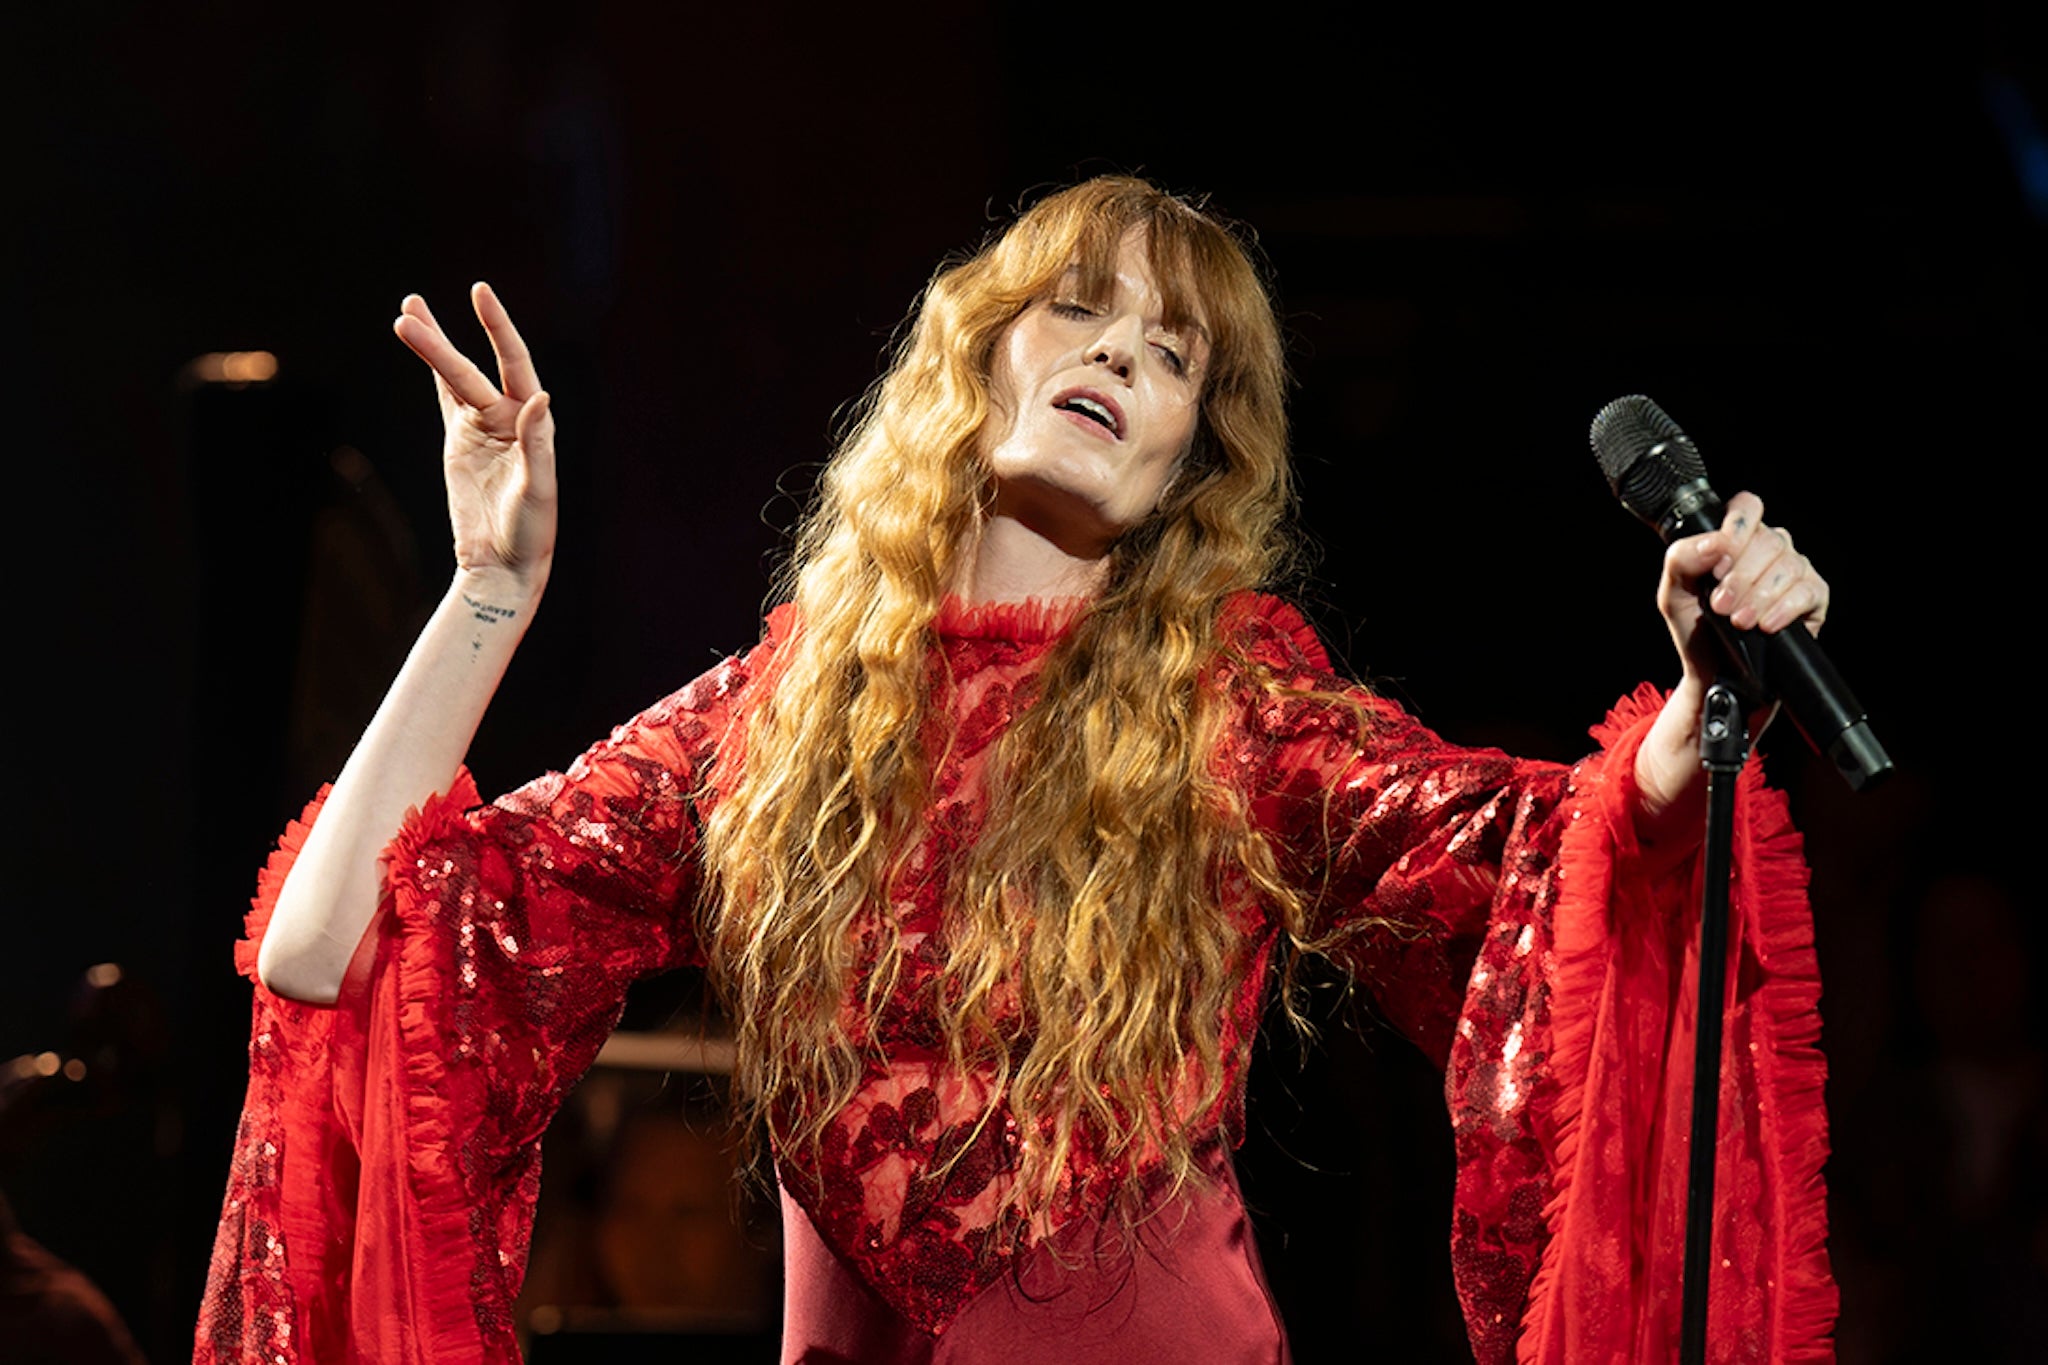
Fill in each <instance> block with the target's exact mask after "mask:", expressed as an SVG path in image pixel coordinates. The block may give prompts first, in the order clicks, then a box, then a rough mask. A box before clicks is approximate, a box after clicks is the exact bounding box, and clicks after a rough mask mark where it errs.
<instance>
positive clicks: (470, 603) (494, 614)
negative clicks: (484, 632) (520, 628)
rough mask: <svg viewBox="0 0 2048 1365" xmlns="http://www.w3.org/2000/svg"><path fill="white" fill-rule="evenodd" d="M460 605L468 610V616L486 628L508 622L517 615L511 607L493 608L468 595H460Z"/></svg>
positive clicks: (487, 603)
mask: <svg viewBox="0 0 2048 1365" xmlns="http://www.w3.org/2000/svg"><path fill="white" fill-rule="evenodd" d="M462 603H463V605H464V606H466V607H468V608H469V612H470V615H472V616H474V617H476V619H477V620H479V621H481V622H483V623H484V624H485V625H487V626H495V625H497V624H498V622H500V621H510V620H511V619H512V618H513V617H515V616H517V615H519V613H518V612H517V611H515V610H513V609H512V608H511V607H495V606H492V605H491V604H490V603H489V602H479V601H477V600H476V599H475V598H474V597H471V596H470V595H469V594H468V593H464V594H462Z"/></svg>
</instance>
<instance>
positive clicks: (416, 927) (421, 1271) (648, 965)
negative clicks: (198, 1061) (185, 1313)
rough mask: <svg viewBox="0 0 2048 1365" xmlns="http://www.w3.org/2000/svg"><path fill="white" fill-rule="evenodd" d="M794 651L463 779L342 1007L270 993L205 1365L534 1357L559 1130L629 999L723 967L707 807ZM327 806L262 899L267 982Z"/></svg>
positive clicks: (255, 920) (413, 858)
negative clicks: (545, 1137) (501, 792)
mask: <svg viewBox="0 0 2048 1365" xmlns="http://www.w3.org/2000/svg"><path fill="white" fill-rule="evenodd" d="M769 647H770V646H769V645H767V644H764V646H763V647H762V649H760V650H757V651H756V652H755V654H754V655H753V656H750V657H749V659H748V660H746V661H745V662H739V661H728V662H727V663H726V664H724V665H722V666H721V667H719V668H718V669H715V670H713V671H712V672H711V673H708V674H706V675H705V676H704V677H702V678H699V679H698V680H697V681H696V682H693V683H692V684H690V686H688V687H686V688H684V689H683V690H682V691H681V692H678V693H677V694H675V695H674V696H672V697H670V698H668V699H666V700H665V701H663V702H661V703H658V704H657V705H656V706H654V707H652V708H651V709H649V710H648V711H646V712H644V713H643V714H641V715H640V716H639V717H637V718H635V719H634V720H633V721H632V722H630V723H629V724H627V725H625V726H622V727H620V728H619V730H617V731H616V732H614V733H613V735H612V736H611V737H610V739H608V740H607V741H605V742H604V743H602V744H599V745H598V746H596V747H595V748H593V749H592V750H590V752H588V753H586V754H585V755H583V757H581V758H580V759H578V760H577V762H576V763H575V764H574V765H572V766H571V767H570V769H569V770H568V772H567V773H563V774H550V775H548V776H547V777H544V778H541V779H540V780H539V781H536V782H534V783H531V784H529V785H528V786H526V787H523V788H521V789H520V790H518V791H515V792H513V793H511V794H510V795H508V796H505V797H503V798H500V799H499V800H498V801H497V802H495V803H492V804H489V805H484V804H480V803H479V801H478V798H477V793H476V789H475V787H474V785H473V784H472V783H471V781H470V778H469V775H468V774H467V772H464V773H462V774H461V775H460V776H459V777H458V779H457V781H456V784H455V786H454V789H453V790H451V791H450V792H448V793H447V794H446V795H443V796H436V797H434V798H432V799H431V800H429V801H428V802H426V803H425V805H424V806H422V807H421V808H420V809H419V810H418V811H416V812H414V813H413V814H412V815H411V816H409V817H408V819H407V820H406V822H405V825H404V827H403V828H402V829H401V831H400V833H399V835H398V837H397V838H396V839H395V840H394V841H393V843H392V844H391V846H390V848H389V849H388V850H387V851H386V854H385V885H386V901H385V905H384V908H383V910H382V911H381V912H380V916H379V920H378V922H377V925H376V926H375V928H374V929H373V930H372V932H371V933H370V934H369V935H367V936H366V938H365V942H364V945H363V947H362V949H361V950H359V951H358V953H357V956H356V961H355V962H354V963H353V964H352V965H351V967H350V970H349V974H348V978H347V981H346V982H345V984H344V986H343V988H342V997H341V1000H340V1001H339V1002H338V1004H337V1005H336V1006H335V1007H334V1008H332V1009H322V1008H317V1007H313V1006H307V1005H302V1004H298V1003H296V1002H293V1001H289V1000H285V999H283V998H281V997H278V996H275V995H273V994H271V993H270V992H269V991H267V990H265V989H264V988H263V987H262V986H261V985H260V984H258V985H257V986H256V992H255V1008H254V1018H253V1024H252V1028H251V1035H250V1044H249V1060H250V1074H249V1091H248V1095H247V1099H246V1101H245V1103H244V1108H243V1114H242V1121H241V1126H240V1129H239V1130H238V1133H237V1136H236V1142H235V1152H234V1158H233V1165H232V1168H231V1170H230V1174H229V1182H228V1192H227V1199H226V1202H225V1205H224V1207H223V1210H222V1218H221V1225H220V1230H219V1233H218V1236H217V1239H216V1241H215V1245H214V1254H213V1263H212V1269H211V1273H210V1275H209V1279H208V1285H207V1292H206V1298H205V1301H204V1304H203V1305H202V1309H201V1316H200V1322H199V1329H198V1336H197V1349H196V1353H195V1359H196V1360H198V1361H203V1362H215V1361H221V1362H225V1361H250V1362H254V1361H258V1360H260V1361H264V1362H271V1363H272V1365H292V1363H293V1362H300V1361H306V1362H312V1361H318V1362H321V1365H328V1363H329V1362H341V1361H348V1362H355V1361H363V1362H370V1361H375V1362H379V1363H380V1365H383V1363H385V1362H389V1363H391V1365H397V1363H398V1362H406V1363H407V1365H412V1363H413V1362H418V1363H420V1365H425V1363H426V1362H434V1365H447V1363H448V1362H469V1361H491V1362H498V1361H503V1362H508V1363H509V1362H516V1361H517V1360H518V1359H519V1354H518V1349H517V1345H516V1342H515V1340H514V1337H513V1330H512V1327H513V1324H512V1315H511V1305H512V1301H513V1299H514V1297H515V1296H516V1295H517V1293H518V1290H519V1285H520V1282H521V1279H522V1277H523V1275H524V1272H525V1265H526V1251H527V1242H528V1239H529V1235H530V1232H531V1226H532V1212H533V1201H534V1198H535V1196H536V1194H537V1192H538V1184H539V1176H540V1136H541V1133H542V1130H543V1129H544V1128H545V1127H546V1125H547V1122H548V1120H549V1119H550V1118H551V1117H552V1116H553V1114H554V1112H555V1110H556V1108H557V1107H558V1106H559V1104H560V1103H561V1100H562V1097H563V1096H564V1094H565V1093H566V1092H567V1091H568V1089H569V1088H570V1087H571V1086H572V1085H574V1084H575V1082H576V1081H577V1079H579V1078H580V1077H581V1075H582V1074H583V1072H584V1071H585V1070H586V1069H587V1068H588V1067H589V1065H590V1063H591V1061H592V1060H593V1059H594V1058H595V1057H596V1055H597V1051H598V1049H599V1048H600V1047H601V1046H602V1045H603V1043H604V1040H605V1038H606V1037H607V1036H608V1035H609V1034H610V1032H611V1029H612V1027H613V1026H614V1025H615V1024H616V1022H617V1020H618V1015H619V1011H620V1009H621V1008H622V1006H623V1001H624V994H625V990H626V987H627V985H628V984H630V983H631V982H632V981H633V980H635V979H636V978H638V977H640V976H643V975H646V974H649V973H651V972H656V971H660V970H663V969H665V968H669V967H673V966H678V965H682V964H686V963H690V962H693V961H696V960H698V949H697V939H696V934H695V930H694V923H693V913H692V912H693V910H694V899H695V880H696V877H695V868H696V864H695V849H696V841H697V836H698V828H699V814H700V812H699V806H700V803H701V793H700V790H699V789H700V787H701V786H702V785H703V784H704V782H705V780H706V778H707V774H708V769H709V766H710V765H711V763H712V761H713V759H714V757H715V755H716V754H717V752H718V749H719V746H720V745H721V743H722V742H725V741H726V740H727V739H728V738H729V737H730V736H731V732H733V731H734V729H735V728H736V727H735V726H734V724H733V721H734V717H735V714H736V712H737V710H738V707H739V699H740V697H741V695H742V694H743V692H744V690H745V688H746V685H747V683H748V681H749V678H750V677H751V676H752V675H753V674H754V673H756V672H757V671H758V670H759V668H760V667H761V666H762V664H763V662H764V654H765V652H766V651H767V649H768V648H769ZM322 796H323V798H324V793H323V794H322ZM319 807H320V799H316V800H315V801H314V802H313V804H312V805H311V806H309V807H308V808H307V811H306V813H305V815H304V816H303V817H302V818H301V819H300V820H299V821H296V822H294V823H293V824H292V825H291V827H290V828H288V829H287V830H286V832H285V835H284V837H283V839H282V840H280V842H279V847H278V851H277V853H276V854H275V855H273V856H272V858H271V859H270V862H269V865H268V866H267V867H265V869H264V870H263V873H262V875H261V876H260V878H259V879H258V888H257V895H256V899H255V902H254V908H253V910H252V912H251V914H250V915H249V920H248V936H247V938H246V940H245V941H244V942H242V943H241V944H238V945H237V948H236V960H237V963H238V965H239V966H240V968H241V970H242V972H243V973H244V974H245V975H248V976H250V977H251V978H252V979H253V977H254V974H255V961H256V950H257V947H258V946H259V945H260V943H261V941H262V935H263V931H264V929H265V927H266V925H267V924H268V921H269V918H270V914H271V910H272V908H273V906H274V905H275V901H276V896H277V893H278V890H279V888H280V887H281V886H282V885H283V882H284V878H285V875H286V873H288V872H289V871H290V869H291V865H292V862H293V860H294V859H295V858H296V856H297V854H298V851H299V849H300V847H301V846H302V844H303V841H304V838H305V834H306V831H307V830H308V829H309V828H310V826H311V824H312V822H313V821H314V820H315V819H316V818H317V815H318V811H319Z"/></svg>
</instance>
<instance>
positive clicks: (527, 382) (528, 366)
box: [469, 280, 540, 403]
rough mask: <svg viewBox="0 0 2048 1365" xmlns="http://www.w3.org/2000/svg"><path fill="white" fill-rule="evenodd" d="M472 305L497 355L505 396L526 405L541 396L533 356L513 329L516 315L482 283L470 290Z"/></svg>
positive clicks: (474, 285) (494, 292) (499, 377)
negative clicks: (531, 399)
mask: <svg viewBox="0 0 2048 1365" xmlns="http://www.w3.org/2000/svg"><path fill="white" fill-rule="evenodd" d="M469 301H470V304H471V306H472V307H474V308H475V309H476V317H477V321H478V322H481V323H482V324H483V325H484V331H485V333H486V334H488V335H489V336H490V338H491V350H492V351H494V352H496V353H497V357H498V382H499V383H500V384H501V385H503V386H504V389H505V396H506V397H508V398H516V399H518V400H519V401H520V402H522V403H523V402H525V401H526V400H527V399H529V398H532V397H533V396H534V395H535V394H537V393H539V392H540V376H538V375H537V374H535V373H534V369H533V356H532V353H531V352H529V351H528V350H527V349H526V342H525V341H524V340H522V339H521V337H520V335H519V329H518V328H517V327H514V326H513V325H512V315H511V314H510V313H508V312H506V311H505V305H504V304H503V303H500V302H499V301H498V295H497V291H496V290H494V289H492V288H491V287H490V286H489V285H488V284H485V283H484V282H483V281H482V280H478V281H477V282H476V283H475V284H473V285H471V286H470V290H469Z"/></svg>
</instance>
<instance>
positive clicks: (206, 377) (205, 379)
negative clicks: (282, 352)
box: [185, 351, 277, 388]
mask: <svg viewBox="0 0 2048 1365" xmlns="http://www.w3.org/2000/svg"><path fill="white" fill-rule="evenodd" d="M185 372H186V374H188V375H190V376H191V377H192V378H193V379H195V380H197V381H198V382H199V383H201V384H225V385H227V386H229V387H230V388H242V387H244V386H246V385H249V384H267V383H269V382H270V381H271V380H273V379H275V378H277V357H276V356H275V355H273V354H271V353H270V352H269V351H208V352H207V353H206V354H205V355H202V356H195V357H193V359H192V361H191V363H190V364H188V365H186V367H185Z"/></svg>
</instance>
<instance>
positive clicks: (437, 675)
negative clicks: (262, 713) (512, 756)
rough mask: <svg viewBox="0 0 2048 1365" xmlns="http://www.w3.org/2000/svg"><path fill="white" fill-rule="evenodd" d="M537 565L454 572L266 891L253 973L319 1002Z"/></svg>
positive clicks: (507, 646) (506, 653)
mask: <svg viewBox="0 0 2048 1365" xmlns="http://www.w3.org/2000/svg"><path fill="white" fill-rule="evenodd" d="M544 577H545V575H544V573H543V574H540V575H535V576H532V577H530V578H529V577H518V576H514V575H511V574H504V573H499V574H475V573H467V572H464V573H458V574H457V575H456V577H455V580H454V582H453V583H451V584H450V585H449V589H448V592H447V595H446V596H444V597H443V598H442V599H441V604H440V606H439V607H437V608H436V609H435V611H434V614H433V616H432V618H431V619H429V621H428V622H427V625H426V628H425V629H424V630H422V631H421V632H420V637H419V639H418V640H417V641H416V642H415V643H414V645H413V648H412V653H411V654H410V655H409V656H408V657H407V659H406V661H405V666H404V667H403V668H402V669H400V670H399V674H398V677H397V678H396V680H394V681H393V683H392V685H391V690H390V691H389V692H388V693H386V694H385V697H384V701H383V704H382V705H380V706H379V707H378V708H377V714H376V716H375V718H373V719H372V720H371V722H370V726H369V728H368V729H367V730H365V731H364V732H363V737H362V739H361V740H360V741H358V742H357V744H356V748H355V751H354V752H353V753H352V754H351V755H350V756H349V760H348V763H347V765H346V766H344V767H343V768H342V770H341V776H340V777H339V778H337V779H336V780H335V783H334V788H333V790H332V791H331V792H330V793H329V794H328V797H327V801H326V804H325V805H324V806H323V807H322V808H321V813H320V818H319V820H318V821H317V822H316V823H315V825H314V827H313V830H312V832H311V833H310V834H309V835H308V836H307V839H306V843H305V847H304V849H303V850H302V851H301V852H300V854H299V857H298V860H297V862H296V863H295V864H294V865H293V867H292V871H291V874H290V876H289V877H288V878H287V879H286V881H285V884H284V888H283V890H282V891H281V892H280V893H279V895H278V899H277V909H276V913H275V914H274V915H273V916H272V918H271V921H270V926H269V929H268V931H267V932H266V933H265V935H264V938H263V945H262V948H261V949H260V951H259V953H258V956H257V967H256V969H257V975H258V977H259V978H260V979H261V980H262V982H263V984H264V985H265V986H267V987H268V988H269V989H271V990H273V991H275V992H277V993H278V994H279V995H283V996H287V997H289V998H291V999H295V1000H303V1001H307V1002H309V1003H313V1004H331V1003H333V1001H334V1000H335V998H336V997H337V996H338V995H339V994H340V991H341V982H342V978H343V976H344V975H345V974H346V973H347V970H348V964H349V960H350V959H351V958H352V957H353V956H354V955H355V951H356V947H357V945H358V944H359V943H360V942H361V941H362V937H363V933H364V931H365V930H366V929H368V928H369V926H370V922H371V920H372V919H374V918H375V916H376V913H377V906H378V902H379V900H380V899H381V895H382V888H381V885H380V878H379V872H378V858H379V855H380V854H382V852H383V851H384V848H385V846H386V845H388V844H389V843H390V842H391V839H392V838H393V837H394V836H395V835H396V834H397V833H398V829H399V825H400V824H401V823H402V822H403V820H404V818H405V814H406V812H407V811H408V810H411V809H412V808H414V807H416V806H418V805H419V804H420V803H421V802H423V801H425V800H426V799H427V798H428V797H429V796H432V795H433V794H435V793H437V792H442V791H446V790H447V789H448V786H449V784H450V783H451V782H452V781H453V780H454V777H455V772H456V769H457V768H458V767H459V766H460V765H461V763H462V760H463V757H464V755H465V754H467V753H468V751H469V743H470V740H471V739H472V738H474V737H475V735H476V728H477V725H478V724H479V723H480V722H481V721H482V719H483V715H484V710H485V708H486V707H488V706H489V704H490V700H491V696H492V694H493V693H495V692H496V691H497V687H498V682H499V680H500V679H501V678H502V677H503V676H504V673H505V667H506V665H507V664H508V663H510V662H511V659H512V654H513V651H514V650H515V649H516V648H517V647H518V644H519V640H520V638H521V637H522V636H523V635H524V634H525V633H526V628H527V625H528V623H529V621H530V620H531V619H532V615H533V610H534V607H535V606H536V605H537V604H538V602H539V600H540V593H541V587H542V583H543V582H544Z"/></svg>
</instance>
